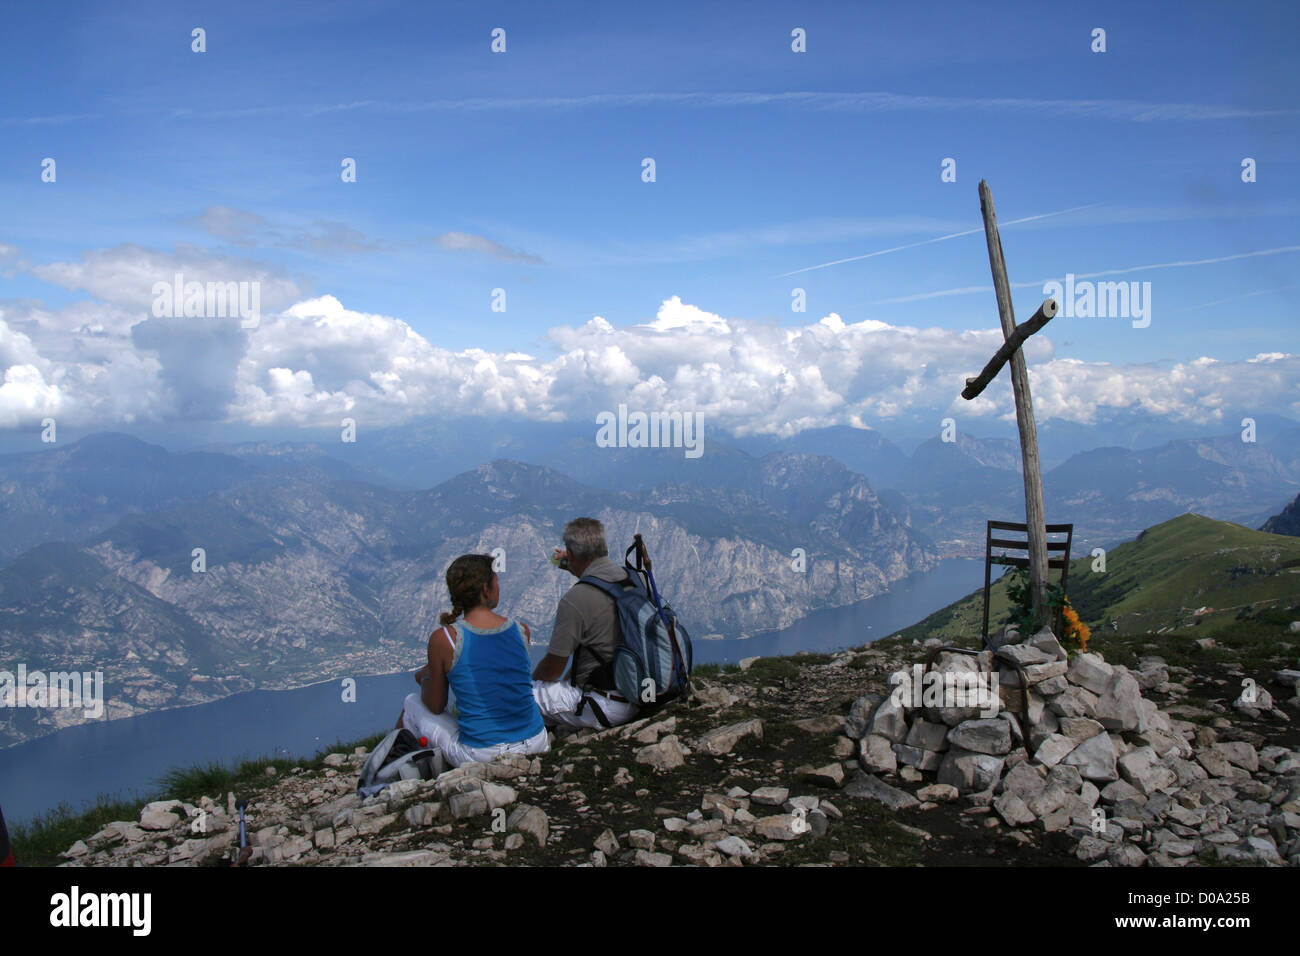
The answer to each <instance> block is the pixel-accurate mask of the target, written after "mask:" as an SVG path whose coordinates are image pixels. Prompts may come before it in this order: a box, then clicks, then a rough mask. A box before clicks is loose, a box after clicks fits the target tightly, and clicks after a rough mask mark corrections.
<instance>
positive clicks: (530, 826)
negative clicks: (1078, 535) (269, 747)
mask: <svg viewBox="0 0 1300 956" xmlns="http://www.w3.org/2000/svg"><path fill="white" fill-rule="evenodd" d="M1287 636H1290V635H1287ZM1047 637H1050V634H1049V635H1047ZM1148 640H1149V639H1148ZM1183 640H1186V638H1183ZM1052 645H1055V641H1054V640H1052V642H1051V645H1048V644H1047V643H1046V640H1045V639H1043V637H1042V635H1035V636H1034V637H1033V638H1031V639H1029V640H1027V641H1025V642H1024V644H1023V645H1021V649H1020V650H1017V651H1014V652H1008V653H1012V654H1014V655H1017V656H1018V657H1020V658H1023V659H1025V660H1027V661H1028V662H1029V663H1028V665H1027V669H1031V668H1038V670H1037V671H1035V672H1034V673H1035V676H1036V677H1037V678H1038V680H1037V681H1035V684H1034V687H1035V688H1037V690H1035V689H1033V688H1031V695H1030V698H1031V706H1030V715H1031V723H1032V724H1033V726H1032V727H1031V728H1030V733H1029V741H1028V744H1029V749H1030V750H1032V751H1033V756H1032V757H1031V756H1030V754H1029V752H1028V751H1027V750H1026V747H1025V741H1024V739H1023V737H1024V735H1023V734H1021V733H1020V727H1019V724H1018V722H1017V721H1016V720H1014V719H1012V718H1011V716H1010V714H1006V713H1004V714H1000V715H998V716H997V717H994V718H991V719H980V718H979V717H978V716H976V715H973V714H970V713H958V712H956V711H950V712H947V713H941V712H939V711H937V710H932V709H918V710H908V709H906V708H896V707H893V706H892V705H891V703H890V699H889V697H888V696H886V695H888V693H889V690H890V686H889V675H890V674H892V673H895V672H897V671H899V670H901V669H908V668H910V666H911V665H912V664H913V663H914V662H916V661H919V660H921V659H922V658H923V657H924V655H925V652H926V651H927V650H928V648H926V647H925V646H923V645H920V646H918V645H916V644H914V643H909V644H900V643H898V642H880V643H878V644H875V645H871V646H869V647H867V648H863V649H858V650H853V651H846V652H842V653H838V654H835V655H829V656H828V655H799V656H796V657H792V658H773V659H764V660H759V661H756V662H753V663H752V664H751V665H750V666H748V667H747V668H746V669H745V670H744V671H728V672H725V673H722V674H715V675H710V676H709V677H707V678H704V679H700V680H698V681H697V694H696V696H695V698H694V700H693V701H692V702H690V703H687V702H685V701H680V700H679V701H676V702H673V703H671V704H669V705H667V706H665V707H663V708H662V709H661V710H660V711H659V712H658V713H657V714H655V715H654V716H653V717H650V718H646V719H642V720H639V721H637V722H635V723H633V724H630V725H628V726H626V727H622V728H615V729H613V730H609V731H602V732H584V733H580V734H577V735H572V736H569V737H566V738H562V739H557V740H556V741H555V742H554V746H553V748H552V750H551V751H550V752H549V753H547V754H544V755H541V756H540V757H536V758H521V757H515V758H505V759H502V760H500V761H498V762H496V763H493V764H486V765H485V764H473V765H467V766H466V767H462V768H459V769H457V770H454V771H451V772H449V773H446V774H444V775H442V776H441V777H439V778H438V779H437V780H433V781H404V782H402V783H400V784H397V785H394V786H393V787H390V788H388V790H386V791H385V792H383V793H381V794H380V795H379V796H377V797H372V798H367V799H364V800H363V799H360V798H358V797H357V795H356V792H355V788H356V774H357V771H358V770H359V769H360V766H361V764H362V762H363V761H364V753H362V752H357V753H336V754H331V755H329V756H328V757H327V758H326V760H325V764H326V765H325V766H324V767H323V768H322V769H321V770H319V771H315V770H305V769H301V768H298V769H296V770H295V771H294V772H291V773H287V774H282V775H277V776H268V778H267V779H266V781H265V785H264V786H263V787H262V788H260V789H259V790H258V791H256V792H253V793H246V794H241V795H240V796H243V797H247V798H248V799H249V800H250V804H249V809H248V814H247V819H248V834H249V842H250V843H251V845H252V848H253V849H252V853H251V857H250V858H249V860H248V865H254V866H266V865H276V866H355V865H362V866H374V865H385V866H390V865H409V866H432V865H436V866H459V865H591V866H623V865H633V866H680V865H703V866H742V865H782V866H789V865H809V864H811V865H922V866H929V865H990V866H991V865H1008V864H1012V865H1018V866H1025V865H1055V866H1064V865H1085V864H1091V865H1114V866H1140V865H1150V866H1186V865H1198V864H1207V865H1240V864H1250V865H1291V866H1296V865H1300V750H1297V744H1298V743H1300V740H1298V736H1297V734H1296V731H1295V724H1294V723H1293V720H1294V719H1295V717H1296V716H1297V714H1300V710H1297V706H1298V705H1297V698H1295V697H1293V696H1292V695H1293V694H1294V693H1295V691H1296V677H1297V674H1298V671H1297V668H1298V667H1300V665H1297V662H1296V659H1295V645H1294V644H1290V643H1287V642H1286V641H1280V642H1279V644H1278V648H1277V651H1276V654H1274V655H1273V656H1272V657H1271V658H1270V659H1269V660H1268V661H1266V662H1264V661H1259V660H1255V659H1252V660H1251V661H1249V662H1247V663H1245V664H1238V663H1234V662H1233V661H1232V660H1231V659H1228V660H1226V661H1225V660H1224V657H1223V655H1221V654H1220V655H1215V656H1214V657H1213V659H1212V660H1209V659H1208V658H1207V661H1206V663H1205V664H1204V665H1203V666H1181V665H1174V664H1169V663H1167V662H1166V660H1165V658H1164V657H1161V656H1160V655H1159V653H1157V652H1158V651H1159V650H1161V647H1160V645H1158V644H1152V643H1147V644H1138V645H1135V646H1133V647H1128V648H1124V649H1120V648H1115V649H1114V650H1113V653H1112V659H1113V660H1115V661H1116V662H1117V663H1115V664H1113V665H1112V664H1111V663H1108V662H1106V661H1104V660H1102V659H1101V658H1100V657H1099V656H1096V655H1090V656H1088V657H1085V658H1078V657H1076V658H1075V659H1073V660H1070V661H1066V660H1061V659H1059V658H1061V657H1063V656H1064V655H1063V654H1058V653H1057V651H1056V648H1055V647H1053V646H1052ZM1170 656H1171V657H1172V656H1174V655H1170ZM1134 658H1136V660H1134ZM952 659H953V660H955V656H954V658H952ZM1120 659H1127V660H1130V661H1131V663H1132V666H1130V667H1124V666H1122V665H1121V664H1119V663H1118V661H1119V660H1120ZM1178 659H1180V660H1183V659H1185V655H1178ZM947 660H949V658H947V657H944V658H941V659H940V663H941V666H948V667H950V668H960V667H962V666H965V665H961V664H951V663H950V664H946V665H944V664H943V662H944V661H947ZM964 660H966V661H974V660H975V659H974V658H964ZM985 663H986V664H987V663H988V661H987V657H986V660H985ZM1244 679H1250V680H1253V681H1255V682H1257V692H1254V693H1248V694H1247V695H1246V699H1245V700H1243V699H1242V697H1241V694H1242V691H1241V688H1242V681H1243V680H1244ZM1040 685H1041V686H1040ZM1090 686H1091V687H1094V688H1095V690H1093V691H1090V690H1088V689H1087V688H1088V687H1090ZM1135 693H1136V697H1135V696H1134V694H1135ZM1035 702H1036V703H1035ZM1012 703H1017V702H1015V701H1013V702H1012ZM1076 706H1080V707H1083V708H1084V710H1083V711H1081V712H1080V713H1079V714H1078V715H1074V714H1073V713H1072V708H1074V707H1076ZM1056 710H1063V711H1067V713H1064V714H1057V713H1055V711H1056ZM895 711H897V712H895ZM1085 744H1086V746H1084V745H1085ZM1076 751H1078V752H1077V753H1076ZM175 796H176V798H177V799H175V800H168V801H161V802H157V803H152V804H150V805H148V806H147V807H145V808H144V810H143V812H142V813H141V815H140V818H139V819H138V820H131V821H123V822H117V823H112V824H109V825H108V826H105V827H103V828H102V829H100V830H99V831H98V832H96V833H94V834H87V835H86V836H85V837H84V838H83V839H81V840H78V841H77V842H76V843H75V844H74V845H73V846H72V847H71V848H69V849H68V850H67V851H66V852H65V853H64V854H63V855H64V857H65V859H66V860H67V862H66V863H65V864H64V865H70V866H161V865H184V866H199V865H219V864H221V863H222V862H223V861H225V860H229V859H230V858H231V856H232V850H233V848H234V847H235V846H237V843H238V816H237V813H236V811H235V807H234V803H235V795H234V794H206V795H205V794H176V795H175ZM1097 811H1101V813H1100V816H1099V815H1098V813H1097ZM1099 819H1100V820H1102V821H1104V822H1103V823H1102V825H1101V828H1100V829H1099V828H1098V826H1097V822H1098V820H1099ZM1009 851H1014V852H1009Z"/></svg>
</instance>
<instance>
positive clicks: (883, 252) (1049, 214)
mask: <svg viewBox="0 0 1300 956" xmlns="http://www.w3.org/2000/svg"><path fill="white" fill-rule="evenodd" d="M1101 205H1104V204H1103V203H1099V202H1093V203H1088V205H1086V206H1074V207H1073V208H1070V209H1062V210H1060V211H1059V212H1044V213H1039V214H1038V215H1037V216H1025V217H1024V218H1023V219H1008V220H1007V221H1006V222H1001V223H998V228H999V229H1000V228H1001V227H1003V226H1014V225H1017V224H1019V223H1022V222H1033V221H1034V220H1035V219H1049V218H1051V217H1052V216H1064V215H1065V214H1066V213H1067V212H1078V211H1079V210H1080V209H1091V208H1092V207H1093V206H1101ZM983 231H984V227H983V226H980V227H979V228H977V229H965V230H963V231H962V232H954V233H950V234H948V235H946V236H936V237H935V238H934V239H922V240H921V241H920V242H909V243H907V245H904V246H894V248H892V249H881V250H880V251H879V252H868V253H867V254H866V255H864V256H849V257H848V258H847V259H836V260H835V261H834V262H823V263H822V264H821V265H819V266H808V267H807V268H805V269H795V270H794V271H793V272H782V273H781V274H780V275H779V276H776V278H778V279H784V278H785V277H786V276H796V275H798V274H799V273H801V272H812V271H813V270H814V269H825V268H827V267H829V266H838V265H842V264H843V263H845V262H858V261H859V260H861V259H871V258H874V257H875V256H883V255H887V254H888V253H891V252H898V251H900V250H902V249H915V248H916V247H917V246H928V245H930V244H931V243H933V242H943V241H945V240H947V239H956V238H958V237H960V236H971V235H974V234H975V233H977V232H983Z"/></svg>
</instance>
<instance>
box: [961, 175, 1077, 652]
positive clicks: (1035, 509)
mask: <svg viewBox="0 0 1300 956" xmlns="http://www.w3.org/2000/svg"><path fill="white" fill-rule="evenodd" d="M980 211H981V212H982V213H983V214H984V238H985V240H986V241H987V242H988V247H989V266H990V267H991V268H992V270H993V291H994V292H995V293H996V294H997V297H998V317H999V318H1000V319H1001V320H1002V336H1003V338H1004V339H1005V340H1006V341H1004V342H1003V343H1002V347H1001V348H1000V349H998V350H997V353H996V354H994V356H993V358H991V359H989V363H988V364H987V365H985V366H984V371H982V372H980V373H979V375H977V376H975V377H974V378H968V379H966V388H965V389H963V390H962V393H961V397H962V398H964V399H967V400H970V399H972V398H975V396H977V395H979V394H980V392H982V391H984V388H985V386H987V385H988V384H989V382H991V381H993V379H994V377H995V376H996V375H997V374H998V372H999V371H1000V370H1001V369H1002V366H1003V365H1005V364H1007V362H1008V361H1009V362H1010V363H1011V395H1012V397H1013V398H1014V399H1015V403H1016V424H1017V425H1018V426H1019V428H1020V455H1021V458H1022V459H1023V460H1024V466H1025V467H1024V479H1025V524H1026V525H1028V535H1029V589H1030V593H1031V595H1032V596H1033V616H1034V621H1035V626H1040V627H1041V626H1042V625H1043V624H1045V623H1047V618H1048V614H1047V610H1048V609H1047V519H1046V515H1045V512H1044V509H1043V477H1042V474H1041V472H1040V469H1039V464H1038V430H1037V428H1036V426H1035V425H1034V403H1033V400H1032V399H1031V398H1030V395H1029V373H1028V371H1027V370H1026V369H1025V356H1024V353H1023V352H1021V350H1020V346H1022V345H1023V344H1024V343H1025V340H1026V339H1028V338H1029V336H1031V335H1033V334H1034V333H1035V332H1037V331H1038V330H1039V329H1041V328H1042V327H1043V326H1045V325H1046V324H1047V323H1048V322H1049V321H1051V319H1052V317H1053V316H1054V315H1056V310H1057V305H1056V300H1055V299H1048V300H1046V301H1045V302H1044V303H1043V304H1042V305H1040V306H1039V307H1038V311H1037V312H1035V313H1034V317H1033V318H1032V319H1030V320H1029V321H1028V322H1026V323H1025V324H1024V325H1021V326H1017V325H1016V317H1015V313H1014V312H1013V311H1012V309H1011V283H1010V282H1009V281H1008V280H1007V263H1006V260H1005V259H1004V258H1003V257H1002V239H1001V237H1000V236H999V235H998V216H997V213H996V212H995V211H994V209H993V191H992V190H990V189H989V184H988V183H987V182H985V181H984V180H980Z"/></svg>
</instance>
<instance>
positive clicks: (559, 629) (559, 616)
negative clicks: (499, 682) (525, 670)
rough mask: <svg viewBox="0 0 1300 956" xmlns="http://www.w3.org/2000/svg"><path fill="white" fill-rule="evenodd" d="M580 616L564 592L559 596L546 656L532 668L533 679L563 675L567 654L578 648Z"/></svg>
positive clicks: (546, 678) (554, 678)
mask: <svg viewBox="0 0 1300 956" xmlns="http://www.w3.org/2000/svg"><path fill="white" fill-rule="evenodd" d="M582 627H583V622H582V616H581V615H580V614H579V613H578V611H577V609H576V608H575V607H574V606H573V603H572V602H571V601H570V600H569V596H568V595H567V594H566V595H565V596H564V597H562V598H560V604H559V606H558V607H557V608H556V609H555V627H554V629H553V630H552V631H551V644H550V646H549V647H547V648H546V656H545V657H543V658H542V659H541V660H540V661H538V662H537V667H536V668H534V670H533V680H543V681H556V680H559V679H560V678H561V677H563V676H564V668H565V667H566V666H567V665H568V663H569V656H570V655H571V654H573V652H574V651H576V650H577V649H578V638H579V637H580V636H581V635H582Z"/></svg>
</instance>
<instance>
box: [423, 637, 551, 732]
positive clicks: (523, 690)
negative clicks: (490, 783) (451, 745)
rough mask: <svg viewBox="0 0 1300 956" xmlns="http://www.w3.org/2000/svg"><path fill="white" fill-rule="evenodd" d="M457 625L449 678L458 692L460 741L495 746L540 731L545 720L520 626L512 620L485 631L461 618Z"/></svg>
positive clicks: (457, 706) (454, 690)
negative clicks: (454, 649)
mask: <svg viewBox="0 0 1300 956" xmlns="http://www.w3.org/2000/svg"><path fill="white" fill-rule="evenodd" d="M453 627H455V629H456V633H457V635H458V636H459V638H460V639H459V640H458V641H457V642H456V651H455V654H454V655H453V657H452V664H451V670H449V671H447V683H448V684H450V685H451V689H452V692H453V693H455V695H456V709H457V710H458V711H459V715H458V718H457V719H458V722H459V724H460V742H461V743H462V744H463V745H465V746H466V747H493V746H495V745H497V744H508V743H515V742H517V741H520V740H527V739H528V738H530V737H535V736H536V735H537V734H539V733H541V732H542V729H543V727H544V726H545V725H544V724H543V723H542V713H541V711H539V710H538V709H537V701H536V700H534V699H533V682H532V675H531V673H530V667H529V660H528V647H527V644H525V642H524V635H523V633H522V632H521V631H520V630H519V625H518V624H516V623H515V622H514V621H513V620H508V621H506V622H505V623H504V624H502V625H501V626H499V627H495V628H492V629H491V630H486V631H484V630H480V629H478V628H476V627H474V626H473V625H470V624H466V623H465V622H464V621H456V622H455V624H454V625H453Z"/></svg>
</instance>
